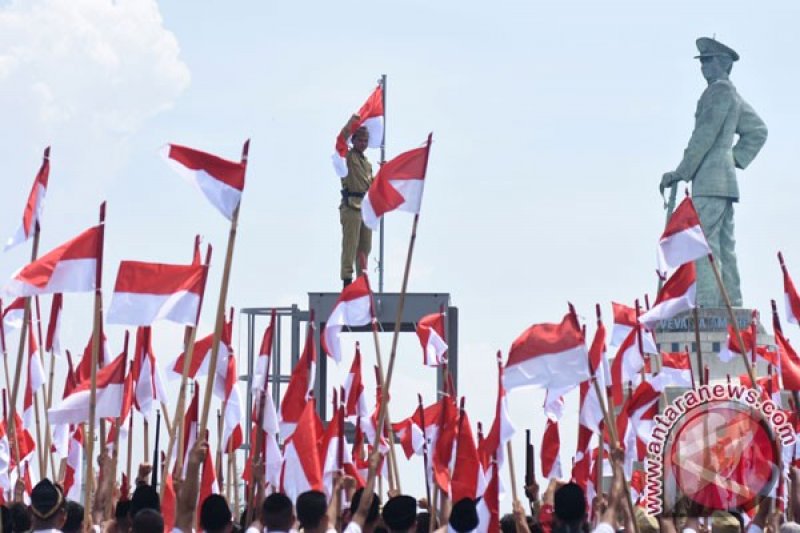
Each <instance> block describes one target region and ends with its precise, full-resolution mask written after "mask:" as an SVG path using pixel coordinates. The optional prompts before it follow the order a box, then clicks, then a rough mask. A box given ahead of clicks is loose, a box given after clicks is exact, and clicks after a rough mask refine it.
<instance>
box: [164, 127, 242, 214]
mask: <svg viewBox="0 0 800 533" xmlns="http://www.w3.org/2000/svg"><path fill="white" fill-rule="evenodd" d="M248 142H249V141H248ZM245 147H247V144H245ZM161 155H162V156H163V157H164V159H165V160H166V161H167V163H168V164H169V166H170V167H172V169H173V170H175V172H177V173H178V174H179V175H180V176H181V177H183V178H184V179H186V180H187V181H189V183H192V184H193V185H195V186H196V187H197V188H198V189H200V192H202V193H203V195H204V196H205V197H206V199H207V200H208V201H209V202H211V205H213V206H214V207H215V208H216V209H217V211H219V212H220V213H222V214H223V216H225V218H227V219H228V220H231V219H232V218H233V212H234V211H235V210H236V208H237V207H239V202H240V201H241V199H242V191H243V190H244V175H245V170H246V168H247V164H246V162H244V161H242V162H234V161H228V160H227V159H222V158H221V157H218V156H216V155H213V154H209V153H206V152H201V151H200V150H195V149H193V148H188V147H186V146H180V145H177V144H168V145H166V146H165V147H164V148H162V150H161Z"/></svg>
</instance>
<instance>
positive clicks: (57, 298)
mask: <svg viewBox="0 0 800 533" xmlns="http://www.w3.org/2000/svg"><path fill="white" fill-rule="evenodd" d="M63 307H64V295H63V294H61V293H60V292H57V293H55V294H54V295H53V301H52V302H51V303H50V321H49V322H48V323H47V338H46V339H45V346H44V349H45V350H46V351H48V352H50V353H52V354H54V355H55V356H56V357H61V356H63V353H62V351H61V340H60V339H61V310H62V308H63Z"/></svg>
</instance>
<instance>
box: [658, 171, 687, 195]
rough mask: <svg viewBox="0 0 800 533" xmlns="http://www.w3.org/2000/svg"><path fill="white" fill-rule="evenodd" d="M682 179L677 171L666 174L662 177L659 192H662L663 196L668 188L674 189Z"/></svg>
mask: <svg viewBox="0 0 800 533" xmlns="http://www.w3.org/2000/svg"><path fill="white" fill-rule="evenodd" d="M682 179H683V178H681V176H680V175H678V173H677V172H675V171H671V172H665V173H664V175H663V176H662V177H661V185H659V186H658V190H659V192H661V194H662V195H663V194H664V189H666V188H667V187H673V186H674V185H675V184H676V183H678V182H679V181H681V180H682Z"/></svg>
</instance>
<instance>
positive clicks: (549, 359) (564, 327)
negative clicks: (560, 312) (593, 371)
mask: <svg viewBox="0 0 800 533" xmlns="http://www.w3.org/2000/svg"><path fill="white" fill-rule="evenodd" d="M587 357H588V354H587V351H586V344H585V340H584V336H583V332H582V331H581V328H580V326H579V324H578V319H577V317H576V316H575V315H574V314H573V313H571V312H570V313H568V314H567V315H566V316H565V317H564V319H563V320H562V321H561V323H560V324H534V325H533V326H531V327H530V328H528V329H527V330H525V331H524V332H523V333H522V335H520V336H519V337H518V338H517V339H516V340H515V341H514V342H513V344H512V345H511V350H510V351H509V353H508V361H507V362H506V368H505V376H504V385H505V388H506V390H512V389H515V388H518V387H522V386H527V385H534V386H538V387H542V388H548V389H549V388H552V389H557V388H562V387H570V386H572V387H574V386H576V385H577V384H578V383H580V382H581V381H583V380H585V379H588V378H589V370H588V365H587V364H586V361H587Z"/></svg>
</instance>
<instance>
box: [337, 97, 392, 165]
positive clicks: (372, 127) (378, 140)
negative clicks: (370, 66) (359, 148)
mask: <svg viewBox="0 0 800 533" xmlns="http://www.w3.org/2000/svg"><path fill="white" fill-rule="evenodd" d="M358 116H359V119H358V121H357V122H356V123H354V124H352V126H351V130H350V138H348V139H345V138H344V136H343V135H342V132H340V133H339V135H337V136H336V153H334V154H333V157H332V160H333V169H334V170H335V171H336V175H337V176H339V177H340V178H343V177H345V176H347V161H346V158H347V152H348V150H350V145H351V144H352V141H351V139H352V136H353V134H354V133H355V132H356V130H358V129H359V128H361V127H362V126H363V127H365V128H367V131H368V132H369V143H368V147H369V148H378V147H380V146H381V144H382V143H383V87H381V86H380V85H378V86H377V87H376V88H375V90H374V91H372V94H370V95H369V98H367V101H366V102H364V105H362V106H361V109H359V110H358Z"/></svg>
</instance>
